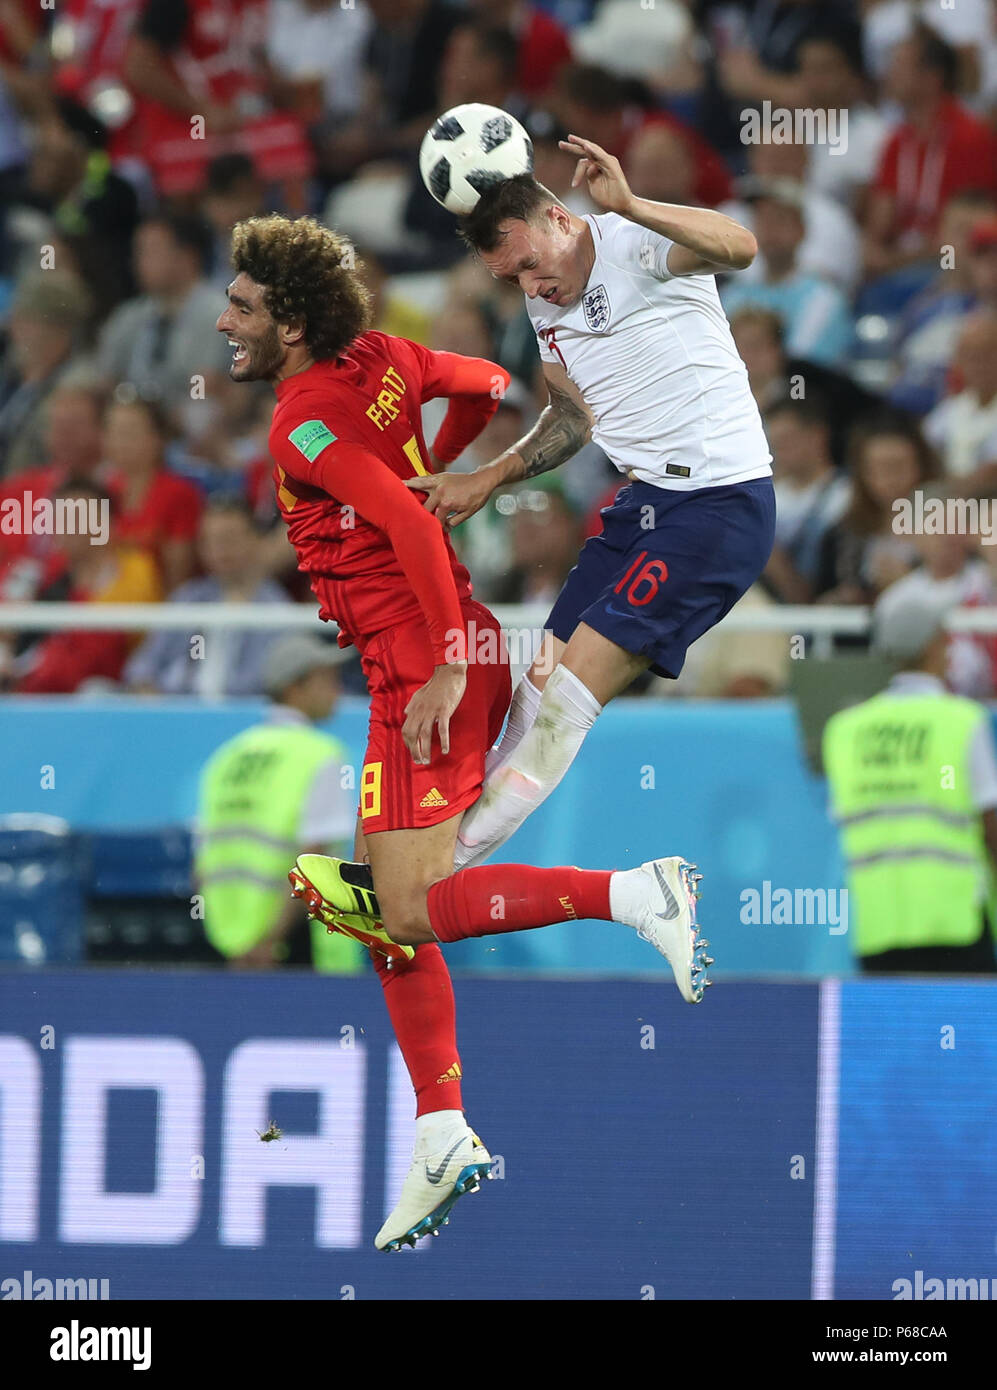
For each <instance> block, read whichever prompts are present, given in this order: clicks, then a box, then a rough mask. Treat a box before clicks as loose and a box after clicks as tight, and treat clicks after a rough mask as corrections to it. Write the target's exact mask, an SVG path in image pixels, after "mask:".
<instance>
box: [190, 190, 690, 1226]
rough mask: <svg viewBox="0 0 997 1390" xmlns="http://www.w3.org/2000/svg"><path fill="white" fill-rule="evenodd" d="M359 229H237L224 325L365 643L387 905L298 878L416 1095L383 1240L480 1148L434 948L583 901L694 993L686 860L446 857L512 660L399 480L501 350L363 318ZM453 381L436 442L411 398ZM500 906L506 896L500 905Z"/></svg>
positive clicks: (473, 1174) (337, 881)
mask: <svg viewBox="0 0 997 1390" xmlns="http://www.w3.org/2000/svg"><path fill="white" fill-rule="evenodd" d="M349 252H350V248H349V247H348V245H347V243H346V242H344V241H343V240H342V239H341V238H340V237H338V236H337V235H336V234H335V233H334V232H332V231H330V230H329V229H327V228H325V227H322V226H320V225H319V224H318V223H317V222H315V221H314V220H313V219H311V218H298V219H296V220H294V221H291V220H288V219H287V218H284V217H280V216H270V217H262V218H252V219H250V220H249V221H246V222H241V223H239V224H238V225H237V226H236V227H235V229H234V232H233V238H232V261H233V265H234V268H235V271H236V275H235V278H234V279H233V281H232V282H231V284H230V285H229V286H228V290H227V294H228V305H227V307H226V309H225V311H224V312H223V313H222V314H221V315H220V317H219V319H218V323H217V327H218V331H219V332H221V333H224V334H225V335H226V337H227V339H228V341H229V343H230V344H231V346H232V348H233V356H232V365H231V368H230V374H231V376H232V378H233V380H235V381H256V380H266V381H269V382H271V383H272V385H273V387H274V390H275V391H276V395H277V404H276V406H275V409H274V413H273V420H272V424H271V428H270V452H271V454H272V456H273V458H274V461H275V468H274V484H275V487H276V490H277V498H278V501H279V505H280V509H281V513H282V515H283V517H284V520H285V521H286V523H287V528H288V536H289V538H290V540H291V543H292V544H293V546H294V548H295V551H296V553H297V557H298V565H299V568H300V569H301V570H302V571H303V572H304V573H306V574H308V576H309V578H310V581H311V585H312V589H313V592H314V593H315V596H316V598H317V599H318V601H319V604H320V616H321V617H322V618H324V619H327V620H329V619H334V620H335V621H336V622H337V623H338V624H339V641H340V644H341V645H343V646H347V645H349V644H351V643H352V644H354V645H355V646H356V647H357V648H358V650H359V652H360V655H361V660H362V663H363V667H364V671H365V673H366V676H367V680H368V684H369V687H370V695H371V711H370V734H369V742H368V746H367V750H366V754H365V758H364V766H363V773H362V776H361V782H360V791H361V795H360V808H359V820H358V832H357V844H356V857H357V859H358V860H363V859H365V858H366V859H368V860H369V864H370V870H371V872H372V874H373V879H374V882H375V883H376V884H377V894H378V901H379V907H380V913H381V920H380V921H379V922H378V921H376V920H375V919H373V918H372V917H370V916H369V915H364V913H365V909H367V908H369V907H370V897H369V894H368V893H367V892H366V891H365V889H364V888H363V886H362V884H361V883H360V882H359V881H358V880H357V879H356V877H354V878H353V879H352V880H351V878H350V874H351V868H352V866H349V865H344V864H343V862H342V861H340V860H336V859H332V858H327V857H326V856H323V855H302V856H300V858H299V859H298V861H297V863H296V865H295V868H294V869H293V870H292V873H291V881H292V884H293V885H294V887H295V890H296V891H297V893H298V894H299V895H301V896H303V897H304V898H305V900H306V902H307V903H308V906H309V908H310V909H311V910H312V912H313V913H314V914H315V915H318V916H320V917H321V918H323V919H324V920H325V921H326V922H327V923H328V924H329V925H330V927H332V928H335V929H340V930H346V931H348V932H349V934H351V935H353V936H355V937H357V938H358V939H359V940H361V941H363V942H364V943H365V944H366V945H367V946H368V947H370V948H371V955H372V958H373V960H374V963H375V968H376V970H377V972H378V975H379V977H380V979H381V982H382V984H383V985H384V991H385V1002H386V1004H387V1007H388V1012H389V1015H390V1017H391V1022H392V1025H393V1027H394V1030H395V1035H396V1037H397V1039H398V1045H399V1047H400V1049H401V1052H402V1055H403V1057H404V1059H405V1063H406V1065H407V1067H408V1071H409V1075H410V1076H411V1078H412V1084H413V1086H414V1088H415V1093H416V1102H417V1104H416V1145H415V1156H414V1158H413V1163H412V1167H411V1169H410V1171H409V1174H408V1177H407V1178H406V1180H405V1183H404V1185H403V1188H402V1193H401V1196H400V1199H399V1202H398V1204H397V1206H396V1207H395V1209H394V1210H393V1211H392V1212H391V1213H390V1215H389V1216H388V1218H387V1220H386V1221H385V1223H384V1225H383V1227H382V1228H381V1230H380V1231H379V1232H378V1234H377V1236H376V1238H375V1244H376V1245H377V1246H378V1248H379V1249H382V1250H394V1249H399V1248H400V1247H401V1245H403V1244H405V1243H408V1244H413V1245H414V1243H415V1241H416V1239H417V1238H418V1237H419V1236H422V1235H426V1234H429V1233H436V1232H437V1230H438V1228H439V1227H440V1226H441V1225H442V1224H443V1223H444V1222H445V1221H446V1220H447V1219H448V1216H449V1212H450V1210H451V1208H452V1207H453V1205H454V1203H455V1201H456V1200H457V1198H458V1197H459V1196H461V1195H462V1194H463V1193H464V1192H465V1191H469V1190H474V1189H475V1188H476V1187H477V1185H478V1182H479V1179H480V1178H481V1176H482V1175H486V1174H488V1172H489V1170H490V1165H491V1159H490V1156H489V1154H488V1152H487V1150H486V1149H485V1147H484V1145H483V1144H482V1143H481V1141H480V1140H479V1139H478V1137H477V1136H476V1135H475V1134H474V1132H473V1130H472V1129H471V1128H470V1126H469V1125H468V1124H467V1121H466V1120H465V1118H464V1113H463V1109H462V1104H461V1069H460V1062H459V1058H458V1054H457V1040H456V1022H455V1008H454V997H453V989H452V985H451V981H450V976H449V972H448V971H447V967H446V965H445V963H444V960H443V955H442V953H441V951H440V948H439V943H440V942H446V943H449V942H453V941H459V940H462V939H464V938H466V937H473V936H484V935H490V934H496V933H501V932H507V931H521V930H523V929H525V928H529V927H539V926H545V925H548V924H551V923H554V922H564V921H567V920H574V919H579V918H586V917H589V918H601V919H603V920H605V921H616V922H621V923H624V924H625V925H628V926H631V927H633V928H635V929H636V930H637V931H638V932H639V934H640V935H641V936H642V937H644V938H645V939H646V940H648V941H649V942H650V943H651V944H652V945H653V946H655V948H656V949H657V950H658V951H660V952H661V954H662V955H664V956H665V957H666V958H667V959H668V960H669V961H670V963H671V965H672V969H673V971H674V973H675V977H676V980H677V982H678V984H679V988H680V989H681V991H682V993H683V996H684V997H685V998H686V999H688V1000H689V1001H690V1002H693V1001H694V1000H696V999H697V998H701V997H702V987H703V984H704V983H705V981H704V979H703V978H702V973H701V972H703V971H704V970H705V961H704V958H703V955H702V951H703V949H704V948H705V944H706V943H704V942H700V941H698V940H697V938H696V923H695V904H694V901H693V897H694V889H693V888H692V881H691V872H690V871H691V867H692V866H689V865H687V864H685V862H684V861H683V860H681V859H679V858H670V859H659V860H652V861H651V862H650V863H648V864H645V865H642V866H640V867H639V868H637V869H630V870H626V871H622V872H618V873H611V872H596V871H589V870H582V869H576V868H570V867H562V868H552V869H538V868H532V867H529V866H525V865H522V864H496V865H489V866H487V867H481V868H474V869H469V870H466V871H464V872H462V873H457V874H455V873H453V863H454V850H455V846H456V840H457V827H458V825H459V823H460V820H461V816H462V815H463V813H464V811H465V810H466V809H467V808H468V807H469V806H470V805H471V804H472V803H473V802H474V801H475V800H476V798H477V797H478V796H479V794H480V792H481V786H482V782H483V779H484V771H485V754H486V752H487V750H488V749H489V748H490V746H491V745H492V744H493V743H494V741H495V739H496V738H497V736H498V734H499V731H500V729H501V727H502V722H503V719H504V717H505V714H506V710H507V708H508V705H509V698H510V681H509V670H508V664H507V662H506V661H505V659H504V644H503V643H502V641H501V640H497V641H496V643H495V644H494V649H495V650H496V651H497V652H500V653H502V659H497V660H492V661H490V662H486V661H482V660H477V661H476V660H474V659H473V654H472V657H471V660H470V661H469V660H468V659H467V658H468V652H467V625H468V624H469V623H470V622H472V621H473V622H474V623H475V625H476V628H477V631H478V632H479V633H481V632H487V631H489V630H491V631H494V632H495V633H496V636H497V637H498V636H499V629H498V624H497V623H496V620H495V618H494V617H493V615H492V614H491V613H489V611H488V610H487V609H486V608H483V607H482V606H481V605H480V604H478V603H476V602H475V601H474V599H473V598H472V596H471V586H470V583H469V580H468V574H467V571H466V569H465V568H464V567H463V566H462V565H460V564H459V563H458V562H457V559H456V556H455V555H454V552H453V548H452V546H451V544H450V540H449V537H448V535H447V533H446V530H445V529H444V528H443V527H442V526H441V525H440V523H439V521H438V520H437V518H436V517H435V516H434V514H433V512H432V510H431V509H430V508H427V507H426V506H425V505H424V498H422V496H421V495H418V494H416V493H414V492H412V491H410V490H409V489H408V488H407V487H406V485H405V484H406V480H408V479H411V478H413V477H418V476H426V475H428V474H429V473H430V472H431V471H432V472H435V471H437V469H438V467H439V466H443V467H445V466H446V465H447V464H448V463H450V462H452V461H453V460H454V459H455V458H456V457H457V456H458V455H459V454H460V453H461V451H462V450H463V449H464V448H465V446H466V445H467V444H468V443H469V442H470V441H471V440H472V439H473V438H474V437H475V436H476V435H477V433H478V432H479V431H480V430H481V429H482V427H483V426H484V424H485V423H486V421H487V420H488V419H489V418H490V416H491V415H492V413H493V411H494V410H495V409H496V406H497V404H498V400H499V397H500V396H501V394H502V391H503V390H504V389H505V387H506V385H507V384H508V380H509V378H508V374H507V373H506V372H505V371H503V369H502V368H501V367H498V366H496V365H495V364H494V363H492V362H486V361H483V360H482V359H475V358H466V357H460V356H458V355H456V354H454V353H446V352H430V351H429V350H427V349H426V348H423V347H420V346H418V345H417V344H415V343H411V342H408V341H406V340H405V339H401V338H394V337H390V336H388V335H387V334H384V333H378V332H374V331H371V330H370V328H369V326H368V325H369V312H370V311H369V297H368V294H367V291H366V290H365V288H364V286H363V282H362V280H361V279H360V277H359V275H358V274H357V272H356V269H355V268H354V266H353V264H352V258H351V254H349ZM435 396H446V397H449V400H450V404H449V407H448V410H447V414H446V417H445V419H444V421H443V424H442V426H441V427H440V430H439V433H438V434H437V436H436V439H435V440H434V441H433V448H432V452H430V451H429V450H427V448H426V444H425V440H424V439H423V435H422V427H421V423H420V406H421V405H422V403H423V402H424V401H426V400H429V399H430V398H432V397H435ZM496 904H500V905H501V910H500V911H497V910H496Z"/></svg>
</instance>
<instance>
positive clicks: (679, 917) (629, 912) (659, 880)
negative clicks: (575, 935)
mask: <svg viewBox="0 0 997 1390" xmlns="http://www.w3.org/2000/svg"><path fill="white" fill-rule="evenodd" d="M702 877H703V875H702V874H701V873H698V872H697V871H696V865H695V864H690V863H688V862H687V861H686V860H685V859H683V858H682V857H681V855H677V856H673V857H672V858H671V859H649V860H648V862H647V863H646V864H641V865H640V867H639V868H637V869H623V870H621V871H619V872H617V873H615V874H613V877H612V878H611V879H610V884H609V904H610V909H611V911H612V913H613V919H614V921H617V922H623V923H625V924H626V925H627V926H631V927H635V928H636V929H637V935H638V936H639V937H642V938H643V940H644V941H649V942H650V943H651V945H652V946H653V947H654V948H655V950H656V951H660V952H661V954H662V955H663V956H664V957H665V959H666V960H667V961H668V964H669V965H670V966H671V967H672V973H673V974H674V976H675V983H676V984H677V985H678V987H679V993H680V994H681V995H682V998H683V999H684V1000H685V1001H686V1003H687V1004H698V1003H700V1001H701V1000H702V998H703V994H704V992H705V990H706V989H707V987H708V986H709V985H711V984H712V983H713V981H712V980H710V979H708V978H707V975H706V970H707V967H708V966H711V965H712V964H713V957H712V956H708V955H706V954H705V951H706V948H707V946H709V944H710V943H709V942H708V941H707V940H706V939H705V938H703V937H700V936H699V935H698V932H699V927H698V925H697V923H696V900H697V899H698V898H699V896H700V893H699V888H698V887H697V885H698V883H699V881H700V879H701V878H702Z"/></svg>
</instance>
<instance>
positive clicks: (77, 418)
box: [0, 377, 103, 602]
mask: <svg viewBox="0 0 997 1390" xmlns="http://www.w3.org/2000/svg"><path fill="white" fill-rule="evenodd" d="M102 409H103V402H102V398H101V395H100V392H99V391H97V390H96V389H95V388H94V387H93V386H92V385H88V384H87V383H86V380H85V379H83V378H80V379H78V380H77V381H76V382H75V383H74V380H73V379H72V378H71V377H67V378H65V379H64V380H63V382H62V384H61V385H59V386H57V387H56V389H55V390H54V391H53V392H52V394H51V396H50V397H49V400H48V406H47V409H46V419H45V462H44V463H43V464H42V465H41V466H40V467H38V468H24V469H22V470H21V472H20V473H15V474H12V475H11V476H10V477H9V478H7V479H6V480H5V481H4V482H3V483H0V500H2V499H4V498H7V497H13V498H15V499H20V503H21V506H22V508H23V510H22V512H21V515H22V517H23V516H24V515H26V514H30V513H31V510H32V508H31V507H29V506H28V505H27V503H26V501H25V499H26V498H27V497H29V496H30V498H31V500H32V502H34V501H36V500H38V499H47V498H51V497H53V496H54V494H55V493H56V492H57V491H58V490H59V488H61V487H64V486H65V485H66V484H67V483H70V482H94V481H95V479H96V473H97V469H98V466H99V465H100V462H101V459H102V457H103V454H102V443H103V440H102V436H101V412H102ZM62 565H63V557H62V552H61V551H60V550H59V548H58V546H57V545H56V543H55V540H54V538H53V537H52V536H51V535H48V534H46V533H45V532H35V531H34V530H33V529H32V528H30V527H27V526H22V528H21V529H20V530H19V531H17V532H16V533H11V532H10V531H9V530H7V529H6V528H2V529H0V600H6V601H8V602H15V601H21V602H23V601H25V600H27V599H31V598H34V597H35V596H36V594H38V593H39V592H40V591H41V590H42V589H44V588H46V587H47V586H48V585H49V584H51V583H52V582H53V581H54V580H55V579H56V578H57V576H58V574H59V572H60V570H61V568H62Z"/></svg>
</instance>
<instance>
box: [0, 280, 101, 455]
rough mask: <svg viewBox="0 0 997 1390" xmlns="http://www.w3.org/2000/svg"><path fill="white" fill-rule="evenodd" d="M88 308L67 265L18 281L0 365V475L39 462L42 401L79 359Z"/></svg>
mask: <svg viewBox="0 0 997 1390" xmlns="http://www.w3.org/2000/svg"><path fill="white" fill-rule="evenodd" d="M91 310H92V301H91V298H90V295H89V294H88V292H87V289H86V286H85V285H84V284H83V283H82V281H80V280H79V279H78V278H77V277H76V276H75V275H71V274H69V273H68V272H67V271H61V270H43V271H37V272H36V273H35V274H33V275H31V276H29V277H27V278H26V279H24V280H23V281H22V282H21V284H20V286H19V287H18V289H17V292H16V293H15V295H14V300H13V303H12V305H11V311H10V323H9V339H8V346H7V352H6V354H5V357H4V360H3V364H2V366H0V476H3V475H9V474H11V473H17V472H19V471H20V470H21V469H23V468H37V467H38V466H39V465H40V464H42V463H43V462H44V460H45V411H46V407H47V405H48V401H49V398H50V397H51V395H52V393H53V391H55V389H56V387H57V386H58V385H59V383H60V381H61V380H62V379H63V377H64V376H65V375H66V373H67V372H68V371H69V370H70V369H71V367H73V366H74V365H78V364H79V362H80V360H81V359H80V358H79V357H78V356H77V352H78V349H79V348H80V346H81V344H82V341H83V336H84V332H85V329H86V326H87V323H88V321H89V318H90V314H91Z"/></svg>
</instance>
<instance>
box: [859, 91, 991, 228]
mask: <svg viewBox="0 0 997 1390" xmlns="http://www.w3.org/2000/svg"><path fill="white" fill-rule="evenodd" d="M876 187H877V188H878V189H879V190H880V191H881V192H883V193H889V194H891V195H892V197H893V198H894V199H895V203H896V211H895V219H894V228H895V231H896V233H898V234H902V233H903V232H907V231H910V230H912V229H913V230H915V231H918V232H921V233H924V234H925V235H930V234H931V233H932V232H933V231H934V230H935V226H936V224H937V222H938V218H939V215H940V213H941V210H942V208H943V207H944V206H945V204H946V202H947V201H948V200H949V198H951V197H952V195H953V194H954V193H960V192H962V191H963V190H964V189H967V188H980V189H985V190H986V191H987V192H990V193H994V194H997V137H995V135H994V133H993V131H992V130H991V129H990V128H989V126H987V125H986V124H985V122H983V121H981V120H979V119H978V118H977V117H976V116H974V115H973V114H972V112H970V111H967V110H966V108H965V107H964V106H963V105H961V103H960V102H958V101H956V99H955V98H954V97H947V98H946V99H945V100H944V101H943V102H942V103H941V105H940V106H939V109H938V114H937V117H936V119H935V121H934V122H933V124H932V127H931V131H930V132H929V134H928V135H927V136H925V135H922V134H921V132H920V131H918V130H917V129H916V128H915V127H914V126H912V125H910V124H908V123H904V124H903V125H900V126H898V127H897V129H896V130H895V131H894V132H893V134H892V136H891V137H890V139H889V141H888V142H887V144H886V147H885V149H884V150H883V153H882V156H881V158H880V163H879V171H878V173H877V175H876Z"/></svg>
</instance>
